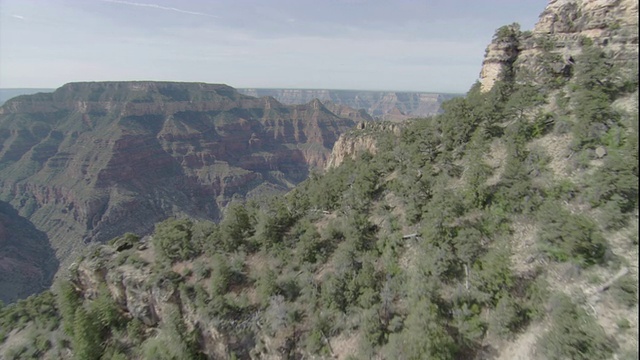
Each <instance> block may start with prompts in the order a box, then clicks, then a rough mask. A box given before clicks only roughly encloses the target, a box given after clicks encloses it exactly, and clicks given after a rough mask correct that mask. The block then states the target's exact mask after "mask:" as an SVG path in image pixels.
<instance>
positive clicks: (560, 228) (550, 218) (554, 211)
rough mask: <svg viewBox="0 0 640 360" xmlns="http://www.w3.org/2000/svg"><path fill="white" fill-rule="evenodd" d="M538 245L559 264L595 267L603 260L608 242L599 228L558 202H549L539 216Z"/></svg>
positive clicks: (539, 212) (544, 205) (541, 208)
mask: <svg viewBox="0 0 640 360" xmlns="http://www.w3.org/2000/svg"><path fill="white" fill-rule="evenodd" d="M537 218H538V224H539V229H540V230H539V231H538V241H539V242H540V246H541V248H542V250H543V251H544V252H546V253H547V254H549V255H550V256H551V257H552V258H554V259H555V260H558V261H568V260H571V261H574V262H576V263H578V264H580V265H592V264H596V263H600V262H602V260H603V257H604V255H605V250H606V242H605V240H604V238H603V236H602V234H601V232H600V230H599V229H598V227H597V226H596V224H595V223H594V222H593V221H592V220H591V219H589V218H588V217H587V216H585V215H575V214H572V213H570V212H569V211H568V210H566V209H565V208H564V207H562V205H560V204H558V203H557V202H555V201H547V202H545V203H544V204H543V205H542V207H540V209H539V211H538V213H537Z"/></svg>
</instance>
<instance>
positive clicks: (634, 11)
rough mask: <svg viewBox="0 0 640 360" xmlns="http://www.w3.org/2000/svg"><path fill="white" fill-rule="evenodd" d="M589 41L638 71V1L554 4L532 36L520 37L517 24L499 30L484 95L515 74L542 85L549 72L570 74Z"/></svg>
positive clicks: (561, 0) (484, 76)
mask: <svg viewBox="0 0 640 360" xmlns="http://www.w3.org/2000/svg"><path fill="white" fill-rule="evenodd" d="M585 39H588V40H585ZM585 41H590V42H593V44H594V45H595V46H598V47H601V48H602V49H603V50H604V51H605V52H607V53H608V54H610V55H611V56H610V57H611V59H612V61H613V62H614V63H616V64H618V65H621V66H623V67H624V66H626V67H633V66H635V67H636V68H637V62H638V1H637V0H551V1H550V2H549V4H548V5H547V7H546V8H545V10H544V11H543V12H542V14H541V15H540V18H539V20H538V23H537V24H536V25H535V27H534V29H533V31H525V32H522V33H520V31H519V28H517V27H515V26H513V25H512V26H505V27H503V28H501V29H499V30H498V32H497V33H496V35H495V36H494V39H493V41H492V42H491V44H489V46H488V47H487V51H486V54H485V58H484V61H483V64H482V70H481V72H480V83H481V85H482V90H483V91H488V90H490V89H491V88H492V87H493V84H494V83H495V81H496V80H498V79H499V78H500V76H504V75H505V74H506V75H507V76H508V75H509V74H510V73H513V72H518V71H519V72H520V76H527V77H528V78H529V79H536V78H537V79H543V80H542V81H544V80H545V79H546V78H547V76H548V75H549V73H558V74H560V73H563V72H568V71H570V67H571V65H572V62H573V59H574V58H575V57H576V55H578V54H579V53H580V52H581V49H582V44H583V43H584V42H585ZM545 53H546V54H547V56H546V58H545V57H543V56H541V55H542V54H545ZM542 59H544V60H546V61H547V63H546V64H544V63H543V61H541V60H542ZM634 64H635V65H634ZM629 65H631V66H629ZM522 70H526V71H522ZM525 73H526V75H525ZM512 75H513V74H512Z"/></svg>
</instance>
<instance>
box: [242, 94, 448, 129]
mask: <svg viewBox="0 0 640 360" xmlns="http://www.w3.org/2000/svg"><path fill="white" fill-rule="evenodd" d="M238 91H239V92H241V93H243V94H246V95H250V96H255V97H260V96H272V97H273V98H275V99H276V100H278V101H280V102H282V103H284V104H305V103H308V102H309V101H311V100H313V99H319V100H320V101H322V102H323V103H325V104H327V106H335V105H346V106H348V107H350V108H353V109H363V110H365V111H366V112H367V113H368V114H369V115H370V116H373V117H376V118H379V119H381V120H388V121H402V120H406V119H408V118H411V117H426V116H430V115H435V114H438V113H439V112H440V104H441V103H442V102H443V101H445V100H448V99H451V98H453V97H454V96H455V95H451V94H433V93H418V92H394V91H356V90H310V89H238ZM328 102H330V103H331V104H332V105H328Z"/></svg>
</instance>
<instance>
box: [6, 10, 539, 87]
mask: <svg viewBox="0 0 640 360" xmlns="http://www.w3.org/2000/svg"><path fill="white" fill-rule="evenodd" d="M546 3H547V1H545V0H209V1H205V0H131V1H129V0H127V1H125V0H0V87H2V88H15V87H38V88H54V87H59V86H61V85H63V84H65V83H67V82H72V81H103V80H172V81H198V82H209V83H225V84H228V85H231V86H234V87H285V88H327V89H364V90H407V91H435V92H466V91H467V90H468V89H469V87H470V86H471V85H472V84H473V83H474V82H475V80H476V79H477V78H478V74H479V72H480V66H481V63H482V58H483V56H484V50H485V47H486V46H487V44H488V43H489V41H490V40H491V37H492V35H493V33H494V31H495V29H496V28H498V27H500V26H502V25H506V24H510V23H512V22H519V23H520V24H521V25H522V28H523V29H531V28H533V25H534V24H535V22H536V21H537V18H538V15H539V14H540V13H541V12H542V10H543V9H544V7H545V6H546Z"/></svg>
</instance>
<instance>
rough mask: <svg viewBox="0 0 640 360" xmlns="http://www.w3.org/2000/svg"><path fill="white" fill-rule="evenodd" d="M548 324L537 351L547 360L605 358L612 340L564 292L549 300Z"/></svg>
mask: <svg viewBox="0 0 640 360" xmlns="http://www.w3.org/2000/svg"><path fill="white" fill-rule="evenodd" d="M551 303H552V304H553V309H552V311H551V320H552V323H551V328H550V329H549V331H548V332H547V333H545V334H544V335H542V337H540V338H539V339H538V342H537V344H536V345H537V347H538V351H539V352H540V353H542V354H543V355H544V356H545V357H546V358H547V359H549V360H556V359H557V360H561V359H574V360H590V359H608V358H609V356H610V355H611V354H612V353H613V349H614V343H613V341H612V340H611V339H609V338H608V337H607V335H606V334H605V332H604V330H603V329H602V327H601V326H600V325H599V324H598V323H597V322H596V320H595V319H594V318H593V317H591V316H589V314H587V313H586V312H585V311H584V310H583V309H581V308H579V307H578V306H576V305H575V304H573V303H572V302H571V299H569V298H568V297H567V296H566V295H558V296H556V297H554V298H553V299H552V301H551Z"/></svg>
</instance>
